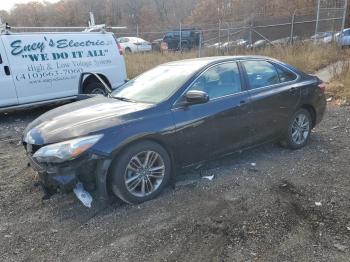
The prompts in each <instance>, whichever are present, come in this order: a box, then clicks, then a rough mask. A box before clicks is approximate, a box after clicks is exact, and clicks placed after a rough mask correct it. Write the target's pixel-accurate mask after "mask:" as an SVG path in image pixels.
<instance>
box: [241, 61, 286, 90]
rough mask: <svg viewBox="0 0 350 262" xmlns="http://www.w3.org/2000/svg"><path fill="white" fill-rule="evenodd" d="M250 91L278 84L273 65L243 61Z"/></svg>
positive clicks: (265, 62) (264, 62)
mask: <svg viewBox="0 0 350 262" xmlns="http://www.w3.org/2000/svg"><path fill="white" fill-rule="evenodd" d="M243 65H244V67H245V69H246V72H247V75H248V81H249V85H250V88H251V89H256V88H260V87H264V86H270V85H275V84H279V83H280V80H279V75H278V73H277V70H276V68H275V67H274V65H272V64H270V63H269V62H267V61H244V62H243Z"/></svg>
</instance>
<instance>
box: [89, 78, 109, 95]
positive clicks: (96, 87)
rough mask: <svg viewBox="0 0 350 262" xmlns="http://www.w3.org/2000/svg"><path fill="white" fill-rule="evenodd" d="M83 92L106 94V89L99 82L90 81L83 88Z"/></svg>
mask: <svg viewBox="0 0 350 262" xmlns="http://www.w3.org/2000/svg"><path fill="white" fill-rule="evenodd" d="M84 93H85V94H95V95H103V96H107V90H106V88H105V87H104V85H103V84H102V83H101V82H97V81H96V82H91V83H89V84H87V85H86V87H85V88H84Z"/></svg>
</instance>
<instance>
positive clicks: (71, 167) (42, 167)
mask: <svg viewBox="0 0 350 262" xmlns="http://www.w3.org/2000/svg"><path fill="white" fill-rule="evenodd" d="M27 155H28V158H29V162H30V165H31V166H32V168H33V169H34V170H35V171H36V172H37V173H38V174H39V177H40V185H41V186H42V188H43V189H44V192H45V196H44V197H45V198H48V197H50V196H51V195H53V194H55V193H58V192H63V193H68V192H72V191H73V189H76V188H77V185H79V184H80V183H81V184H82V185H83V188H84V189H86V190H87V191H88V192H89V193H90V194H91V195H92V196H93V198H94V199H95V200H99V201H107V200H108V199H109V194H108V189H107V174H108V168H109V166H110V163H111V159H109V158H106V157H103V156H99V155H96V154H93V153H86V154H84V155H82V156H80V157H79V158H77V159H75V160H71V161H67V162H64V163H60V164H53V163H38V162H37V161H36V160H35V159H34V158H33V156H32V154H30V153H28V154H27ZM76 195H77V194H76ZM77 196H78V195H77ZM78 198H79V197H78ZM79 199H80V198H79ZM80 200H81V199H80ZM82 202H83V201H82Z"/></svg>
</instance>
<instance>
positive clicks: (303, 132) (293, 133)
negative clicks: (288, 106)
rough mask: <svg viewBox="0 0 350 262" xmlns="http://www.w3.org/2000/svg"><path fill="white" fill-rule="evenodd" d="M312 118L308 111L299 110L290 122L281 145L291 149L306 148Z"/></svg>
mask: <svg viewBox="0 0 350 262" xmlns="http://www.w3.org/2000/svg"><path fill="white" fill-rule="evenodd" d="M311 129H312V118H311V115H310V113H309V111H307V110H306V109H299V110H298V111H296V112H295V113H294V114H293V116H292V117H291V119H290V120H289V123H288V127H287V130H286V132H285V135H284V138H283V140H282V141H281V145H282V146H284V147H288V148H290V149H300V148H302V147H304V146H305V145H306V144H307V142H308V141H309V138H310V133H311Z"/></svg>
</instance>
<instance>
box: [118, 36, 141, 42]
mask: <svg viewBox="0 0 350 262" xmlns="http://www.w3.org/2000/svg"><path fill="white" fill-rule="evenodd" d="M120 38H127V39H130V40H142V41H145V40H144V39H142V38H140V37H136V36H124V37H119V38H118V39H120Z"/></svg>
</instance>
